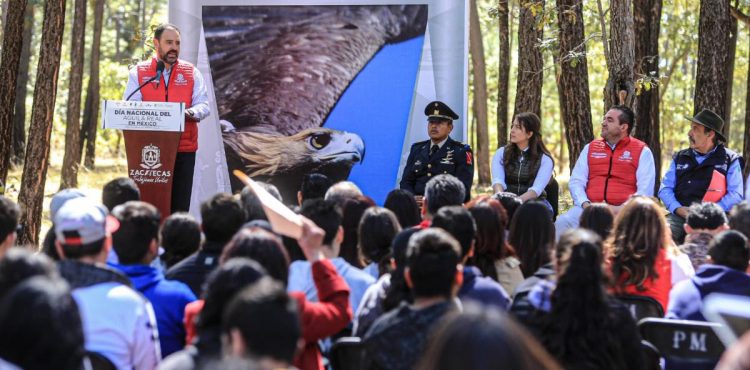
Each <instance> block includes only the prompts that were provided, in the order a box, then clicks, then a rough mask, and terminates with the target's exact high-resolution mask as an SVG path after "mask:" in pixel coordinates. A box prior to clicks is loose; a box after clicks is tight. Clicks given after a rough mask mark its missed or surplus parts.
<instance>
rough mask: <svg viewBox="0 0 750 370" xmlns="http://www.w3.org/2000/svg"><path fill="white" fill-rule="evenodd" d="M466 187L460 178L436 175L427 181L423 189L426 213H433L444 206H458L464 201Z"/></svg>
mask: <svg viewBox="0 0 750 370" xmlns="http://www.w3.org/2000/svg"><path fill="white" fill-rule="evenodd" d="M465 195H466V189H465V188H464V184H463V183H462V182H461V180H459V179H457V178H456V177H455V176H453V175H446V174H443V175H437V176H435V177H433V178H432V179H431V180H430V181H427V185H425V189H424V197H425V204H426V206H427V213H428V214H430V215H434V214H435V213H437V211H438V210H440V208H441V207H444V206H460V205H461V204H463V202H464V196H465Z"/></svg>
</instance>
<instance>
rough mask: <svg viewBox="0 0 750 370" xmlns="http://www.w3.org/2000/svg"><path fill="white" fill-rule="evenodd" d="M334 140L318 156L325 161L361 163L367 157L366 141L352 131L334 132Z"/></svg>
mask: <svg viewBox="0 0 750 370" xmlns="http://www.w3.org/2000/svg"><path fill="white" fill-rule="evenodd" d="M331 136H332V140H331V143H330V144H329V145H328V147H327V148H325V149H324V150H323V152H327V153H325V154H323V153H320V154H319V156H318V158H319V159H320V160H324V161H334V162H338V161H348V162H351V163H361V162H362V161H363V160H364V159H365V143H364V141H362V138H360V137H359V135H357V134H353V133H350V132H342V131H339V132H333V133H332V134H331Z"/></svg>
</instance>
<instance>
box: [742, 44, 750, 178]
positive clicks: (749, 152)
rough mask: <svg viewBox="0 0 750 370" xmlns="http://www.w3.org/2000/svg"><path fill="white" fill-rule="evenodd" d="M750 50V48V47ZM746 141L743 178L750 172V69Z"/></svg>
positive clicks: (749, 76)
mask: <svg viewBox="0 0 750 370" xmlns="http://www.w3.org/2000/svg"><path fill="white" fill-rule="evenodd" d="M749 50H750V49H749ZM743 136H744V137H745V140H744V141H745V142H744V145H743V149H742V157H743V158H745V171H744V173H743V176H742V178H743V179H747V175H748V173H750V164H748V163H747V162H748V161H750V71H748V73H747V92H746V94H745V135H743Z"/></svg>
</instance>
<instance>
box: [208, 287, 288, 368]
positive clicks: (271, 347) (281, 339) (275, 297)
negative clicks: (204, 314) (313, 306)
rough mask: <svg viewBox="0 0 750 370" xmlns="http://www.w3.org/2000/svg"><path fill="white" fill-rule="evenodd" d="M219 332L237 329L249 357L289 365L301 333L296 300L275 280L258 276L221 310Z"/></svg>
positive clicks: (226, 332)
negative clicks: (273, 360)
mask: <svg viewBox="0 0 750 370" xmlns="http://www.w3.org/2000/svg"><path fill="white" fill-rule="evenodd" d="M222 326H223V329H224V330H223V331H224V333H225V334H228V333H229V332H230V331H231V330H232V329H237V330H239V332H240V334H241V336H242V340H243V341H244V342H245V346H246V348H247V351H248V355H249V357H251V358H263V357H270V358H272V359H275V360H281V361H284V362H286V363H289V364H291V363H292V361H294V354H295V352H296V350H297V341H298V340H299V338H300V335H301V334H302V327H301V324H300V320H299V312H298V310H297V305H296V303H295V302H294V301H293V300H292V299H291V298H290V297H289V295H288V294H287V292H286V290H285V289H284V288H283V286H282V285H281V284H280V283H279V282H278V281H274V280H273V279H270V278H262V279H260V280H259V281H258V282H256V283H254V284H252V285H251V286H249V287H247V288H245V289H244V290H242V291H241V292H239V293H238V294H237V295H236V296H235V297H234V298H233V299H232V301H231V302H230V303H229V305H228V306H227V309H226V311H224V319H223V320H222Z"/></svg>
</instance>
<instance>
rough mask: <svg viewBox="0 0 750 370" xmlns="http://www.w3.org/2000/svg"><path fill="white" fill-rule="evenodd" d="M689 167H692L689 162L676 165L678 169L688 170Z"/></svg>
mask: <svg viewBox="0 0 750 370" xmlns="http://www.w3.org/2000/svg"><path fill="white" fill-rule="evenodd" d="M688 167H690V164H688V163H684V164H678V165H676V166H674V168H675V170H677V171H681V170H686V169H688Z"/></svg>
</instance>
